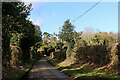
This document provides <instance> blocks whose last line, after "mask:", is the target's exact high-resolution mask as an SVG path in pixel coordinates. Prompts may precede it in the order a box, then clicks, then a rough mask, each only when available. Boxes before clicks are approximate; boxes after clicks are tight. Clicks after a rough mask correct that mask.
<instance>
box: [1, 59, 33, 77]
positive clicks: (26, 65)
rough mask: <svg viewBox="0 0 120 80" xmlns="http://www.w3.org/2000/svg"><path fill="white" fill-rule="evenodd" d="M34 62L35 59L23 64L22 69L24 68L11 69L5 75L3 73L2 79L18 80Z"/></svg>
mask: <svg viewBox="0 0 120 80" xmlns="http://www.w3.org/2000/svg"><path fill="white" fill-rule="evenodd" d="M34 62H35V59H30V60H29V61H26V62H25V63H24V64H23V67H24V68H23V69H20V68H11V69H10V70H9V72H6V73H4V72H3V76H4V78H16V79H20V78H22V77H23V76H24V75H25V74H26V73H27V72H28V71H29V70H30V68H31V67H32V65H33V63H34Z"/></svg>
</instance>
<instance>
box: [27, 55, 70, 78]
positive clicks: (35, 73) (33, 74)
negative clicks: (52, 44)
mask: <svg viewBox="0 0 120 80" xmlns="http://www.w3.org/2000/svg"><path fill="white" fill-rule="evenodd" d="M47 58H48V57H44V58H42V59H40V60H39V61H37V62H36V63H35V65H34V66H33V69H32V70H31V71H30V72H29V74H28V78H32V79H33V78H34V79H37V80H72V79H70V78H69V77H68V76H66V75H64V74H63V73H61V72H60V71H58V70H56V69H55V67H53V66H52V65H51V64H49V63H48V62H47Z"/></svg>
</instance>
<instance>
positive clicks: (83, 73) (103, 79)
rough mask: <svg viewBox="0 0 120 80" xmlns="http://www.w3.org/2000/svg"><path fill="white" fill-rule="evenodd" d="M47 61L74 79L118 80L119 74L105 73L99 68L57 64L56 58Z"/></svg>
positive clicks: (119, 78)
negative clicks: (92, 68) (90, 68)
mask: <svg viewBox="0 0 120 80" xmlns="http://www.w3.org/2000/svg"><path fill="white" fill-rule="evenodd" d="M48 62H49V63H50V64H52V65H53V66H55V67H57V69H58V70H60V71H61V72H63V73H64V74H66V75H68V76H69V77H72V78H73V79H75V80H113V79H115V80H120V76H117V75H114V74H107V73H105V72H101V71H99V70H87V69H83V68H78V67H77V68H74V67H71V66H67V67H63V66H62V65H58V64H59V63H58V62H57V60H56V59H48Z"/></svg>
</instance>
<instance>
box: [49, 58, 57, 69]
mask: <svg viewBox="0 0 120 80" xmlns="http://www.w3.org/2000/svg"><path fill="white" fill-rule="evenodd" d="M47 61H48V62H49V63H51V64H52V65H53V66H56V67H57V66H58V62H57V61H56V59H51V58H49V59H47Z"/></svg>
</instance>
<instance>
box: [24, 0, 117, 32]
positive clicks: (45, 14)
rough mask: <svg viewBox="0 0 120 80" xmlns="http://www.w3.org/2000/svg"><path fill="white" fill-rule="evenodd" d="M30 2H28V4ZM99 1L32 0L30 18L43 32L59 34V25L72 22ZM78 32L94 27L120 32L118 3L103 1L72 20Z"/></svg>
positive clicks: (105, 30) (95, 28)
mask: <svg viewBox="0 0 120 80" xmlns="http://www.w3.org/2000/svg"><path fill="white" fill-rule="evenodd" d="M29 3H30V2H26V4H27V5H28V4H29ZM95 3H97V2H32V8H33V10H32V11H31V14H30V15H29V16H28V17H29V18H30V20H31V21H32V22H33V23H34V24H37V25H39V26H40V28H41V31H42V33H44V32H48V33H50V34H53V33H54V32H55V33H56V34H58V32H59V27H61V28H62V26H63V24H64V22H65V21H66V20H67V19H70V22H72V21H73V20H74V19H76V18H77V17H78V16H80V15H81V14H83V13H84V12H85V11H86V10H88V9H89V8H90V7H91V6H93V5H94V4H95ZM72 24H73V25H75V30H76V31H77V32H80V31H84V29H85V28H92V29H93V30H99V31H102V32H114V33H115V32H118V3H117V2H101V3H99V4H98V5H97V6H96V7H94V8H93V9H92V10H90V11H89V12H88V13H86V14H85V15H84V16H82V17H81V18H79V19H77V20H76V21H75V22H72Z"/></svg>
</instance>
